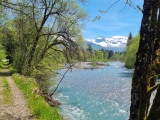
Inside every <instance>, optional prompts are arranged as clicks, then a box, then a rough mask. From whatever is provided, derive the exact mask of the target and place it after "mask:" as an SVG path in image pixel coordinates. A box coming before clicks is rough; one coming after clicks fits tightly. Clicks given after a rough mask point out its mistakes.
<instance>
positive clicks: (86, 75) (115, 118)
mask: <svg viewBox="0 0 160 120" xmlns="http://www.w3.org/2000/svg"><path fill="white" fill-rule="evenodd" d="M109 64H110V66H105V67H102V68H100V69H95V70H82V69H81V70H73V71H72V72H71V71H70V72H68V73H67V74H66V76H65V78H64V79H63V81H62V83H61V84H60V86H59V90H60V92H59V93H57V94H56V96H55V97H56V99H58V100H59V101H60V103H61V104H62V105H61V106H60V108H59V111H60V113H61V114H62V116H64V118H66V119H67V120H127V119H128V118H129V107H130V89H131V78H132V75H133V70H129V69H127V68H125V67H124V64H123V63H121V62H109ZM59 72H60V73H61V74H63V73H64V72H65V70H61V71H59ZM59 77H60V76H59Z"/></svg>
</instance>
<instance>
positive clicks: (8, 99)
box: [2, 76, 12, 104]
mask: <svg viewBox="0 0 160 120" xmlns="http://www.w3.org/2000/svg"><path fill="white" fill-rule="evenodd" d="M2 82H3V84H4V87H3V90H2V95H3V97H4V104H9V103H12V92H11V87H10V85H9V83H8V81H7V79H6V77H5V76H2Z"/></svg>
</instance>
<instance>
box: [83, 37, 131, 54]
mask: <svg viewBox="0 0 160 120" xmlns="http://www.w3.org/2000/svg"><path fill="white" fill-rule="evenodd" d="M127 40H128V38H127V37H124V36H112V37H103V36H100V37H97V38H95V39H85V42H86V44H87V45H91V46H92V47H93V48H94V49H102V48H103V49H105V50H113V51H114V52H118V51H119V52H122V51H124V50H125V48H126V45H127Z"/></svg>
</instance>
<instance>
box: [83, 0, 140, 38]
mask: <svg viewBox="0 0 160 120" xmlns="http://www.w3.org/2000/svg"><path fill="white" fill-rule="evenodd" d="M116 1H117V0H88V3H86V4H85V5H82V7H83V8H84V9H85V10H86V12H87V13H88V15H89V18H90V20H89V21H88V20H86V21H85V22H84V23H83V25H82V34H83V37H84V39H94V38H96V37H99V36H104V37H111V36H125V37H128V35H129V32H132V34H133V36H136V35H137V34H138V32H139V30H140V24H141V20H142V12H141V11H138V9H136V10H135V9H134V8H133V7H129V6H128V5H126V4H125V3H126V0H119V2H117V3H116V4H114V6H112V7H111V9H109V10H108V11H107V13H106V14H105V15H103V16H102V18H101V19H100V20H97V21H95V22H92V20H93V19H94V18H95V17H96V16H97V15H101V14H100V13H99V12H98V9H100V10H107V9H108V8H109V7H110V6H111V5H112V4H113V3H115V2H116ZM133 1H134V3H133V4H134V5H135V7H136V6H137V5H140V8H143V0H133Z"/></svg>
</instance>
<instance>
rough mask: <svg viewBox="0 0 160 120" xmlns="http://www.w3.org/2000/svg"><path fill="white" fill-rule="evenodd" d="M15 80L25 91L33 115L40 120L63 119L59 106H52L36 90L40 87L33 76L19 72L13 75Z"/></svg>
mask: <svg viewBox="0 0 160 120" xmlns="http://www.w3.org/2000/svg"><path fill="white" fill-rule="evenodd" d="M12 78H13V80H14V81H15V83H16V84H17V85H18V87H19V88H20V89H21V91H22V92H23V93H24V95H25V98H26V100H27V104H28V106H29V107H30V109H31V111H32V113H33V115H34V116H35V117H36V118H37V119H40V120H62V117H61V116H60V115H59V113H58V110H57V108H54V109H53V108H52V107H51V106H49V104H48V103H46V102H45V101H44V98H43V97H42V96H41V95H40V94H38V93H35V92H34V89H37V88H38V85H37V83H36V81H35V80H34V79H32V78H26V77H24V76H22V75H19V74H13V75H12Z"/></svg>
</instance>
